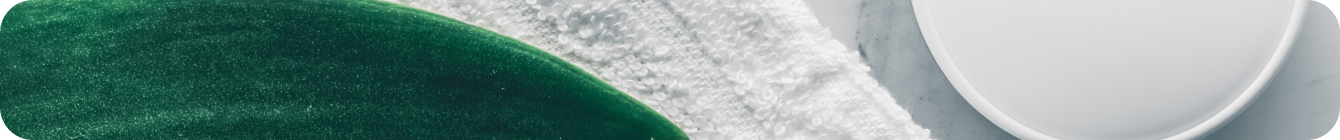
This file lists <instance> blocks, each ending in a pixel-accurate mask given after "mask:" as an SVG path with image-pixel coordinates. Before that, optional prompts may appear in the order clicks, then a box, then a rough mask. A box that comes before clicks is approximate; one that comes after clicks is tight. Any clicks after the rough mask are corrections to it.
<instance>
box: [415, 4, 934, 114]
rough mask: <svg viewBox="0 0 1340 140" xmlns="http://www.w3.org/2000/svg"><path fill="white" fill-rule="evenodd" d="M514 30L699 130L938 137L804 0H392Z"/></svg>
mask: <svg viewBox="0 0 1340 140" xmlns="http://www.w3.org/2000/svg"><path fill="white" fill-rule="evenodd" d="M389 1H391V2H395V3H400V4H404V5H408V6H412V7H417V8H420V9H425V10H428V11H432V12H435V13H438V14H442V15H445V16H447V17H452V18H455V19H458V20H462V21H465V22H468V23H471V24H475V25H478V26H481V27H484V28H487V29H490V30H493V31H496V32H499V33H502V34H504V35H508V36H512V37H515V38H517V39H520V40H522V41H524V42H527V43H530V44H532V45H534V46H536V47H539V48H541V49H543V50H545V51H548V52H549V53H551V54H554V55H558V56H559V57H561V58H563V59H564V60H567V61H568V62H572V63H573V64H575V65H577V66H578V67H581V68H582V69H585V70H586V71H587V72H590V73H592V74H594V75H596V76H597V77H599V78H601V79H602V80H605V81H606V82H608V83H609V84H611V85H613V86H614V87H616V88H619V89H620V90H623V91H624V92H625V93H627V94H629V95H631V96H633V97H634V98H637V99H638V100H639V101H641V102H643V103H646V104H647V105H648V106H650V107H652V108H653V109H655V110H656V111H657V112H659V113H661V115H665V116H666V117H667V118H669V119H670V120H671V121H673V122H674V123H675V124H676V125H678V126H679V127H680V128H682V129H684V131H685V132H686V133H688V135H689V136H690V137H691V138H692V139H708V140H713V139H769V140H772V139H777V140H781V139H825V140H837V139H931V138H930V136H929V135H930V131H929V130H927V129H924V128H921V127H920V126H918V125H916V124H915V123H914V122H912V120H911V117H910V116H909V115H908V113H907V111H906V110H903V109H902V107H899V106H897V104H896V103H895V102H894V100H893V99H892V98H891V97H890V96H889V93H888V91H886V90H885V89H884V88H882V87H879V84H878V83H877V82H876V81H875V80H874V79H873V78H871V76H870V75H869V74H868V71H870V68H869V67H868V66H866V65H865V64H864V63H863V62H861V60H860V57H859V55H858V54H857V52H856V51H854V50H851V49H848V47H845V46H843V45H842V44H841V43H838V42H837V41H835V40H833V39H831V38H830V35H829V33H828V31H827V30H826V29H824V28H823V27H820V26H819V22H818V21H817V20H816V19H815V18H814V16H813V15H812V14H810V11H809V9H808V8H806V6H805V3H804V2H803V1H800V0H762V1H759V0H722V1H715V0H389Z"/></svg>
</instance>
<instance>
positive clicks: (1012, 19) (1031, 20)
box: [913, 0, 1307, 140]
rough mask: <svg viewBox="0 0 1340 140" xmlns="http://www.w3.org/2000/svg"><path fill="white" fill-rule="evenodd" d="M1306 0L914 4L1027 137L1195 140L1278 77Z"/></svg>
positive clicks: (956, 69)
mask: <svg viewBox="0 0 1340 140" xmlns="http://www.w3.org/2000/svg"><path fill="white" fill-rule="evenodd" d="M1306 4H1307V1H1306V0H1292V1H1267V0H1259V1H1220V0H1123V1H1074V0H1022V1H989V0H913V5H914V9H915V12H916V16H917V17H916V18H917V20H918V21H917V22H918V23H919V24H920V26H921V29H922V33H923V34H924V35H925V37H926V40H927V44H929V45H930V47H931V51H932V53H933V54H934V56H935V59H936V61H937V63H939V64H940V66H941V68H942V69H943V70H944V71H945V74H946V75H947V76H948V77H949V79H950V81H951V82H952V83H953V85H954V86H955V88H957V89H958V90H959V92H960V93H961V94H963V95H964V97H965V98H967V100H968V101H969V103H971V104H972V105H973V107H975V108H977V110H978V111H979V112H982V114H983V115H985V116H986V117H987V118H988V119H990V120H991V121H992V122H993V123H996V124H997V125H998V126H1001V127H1002V128H1003V129H1005V130H1006V131H1008V132H1010V133H1011V134H1013V135H1015V136H1018V137H1020V138H1023V139H1089V140H1097V139H1194V138H1198V137H1200V136H1202V135H1204V134H1206V133H1209V132H1212V131H1213V130H1214V129H1216V128H1218V127H1219V126H1220V125H1222V124H1223V123H1224V122H1226V121H1228V120H1230V119H1231V118H1232V117H1233V116H1236V114H1237V112H1239V111H1240V110H1241V109H1242V108H1244V106H1246V105H1247V104H1249V103H1250V102H1251V101H1252V100H1253V98H1255V96H1256V94H1257V92H1259V91H1260V90H1261V89H1262V88H1263V86H1264V85H1265V84H1266V83H1267V82H1268V81H1269V79H1270V77H1271V76H1272V75H1273V74H1274V71H1275V69H1276V68H1277V67H1278V65H1279V63H1280V62H1281V61H1282V60H1283V58H1284V55H1286V54H1287V53H1288V49H1289V47H1290V46H1291V43H1292V42H1293V36H1294V35H1296V32H1297V26H1298V23H1299V22H1300V20H1301V18H1302V14H1303V12H1302V11H1303V8H1305V7H1306Z"/></svg>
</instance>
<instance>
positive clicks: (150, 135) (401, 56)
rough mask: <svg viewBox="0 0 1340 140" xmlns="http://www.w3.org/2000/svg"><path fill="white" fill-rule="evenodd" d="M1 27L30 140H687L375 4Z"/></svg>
mask: <svg viewBox="0 0 1340 140" xmlns="http://www.w3.org/2000/svg"><path fill="white" fill-rule="evenodd" d="M4 18H5V19H4V20H3V22H4V23H3V24H0V25H3V27H0V67H2V68H0V113H2V114H0V115H3V116H2V117H3V118H4V122H5V124H6V125H8V126H9V128H10V129H11V130H13V131H14V133H16V134H18V135H19V136H20V137H24V138H28V139H651V138H655V139H661V140H669V139H687V138H686V137H685V136H684V133H683V132H681V131H680V130H679V129H678V128H677V127H675V125H674V124H672V123H670V122H669V121H668V120H667V119H665V118H663V117H661V116H660V115H658V114H657V113H656V112H655V111H653V110H651V109H650V108H647V107H646V106H645V105H642V104H641V103H638V102H637V101H636V100H634V99H632V98H631V97H629V96H627V95H625V94H623V93H622V92H620V91H618V90H617V89H615V88H613V87H611V86H609V85H607V84H605V83H603V82H601V81H600V80H599V79H597V78H595V77H594V76H591V75H590V74H588V73H586V72H585V71H582V70H581V69H579V68H577V67H575V66H573V65H571V64H568V63H567V62H564V61H563V60H562V59H559V58H557V57H554V56H552V55H550V54H548V53H546V52H544V51H541V50H539V49H536V48H534V47H531V46H529V45H526V44H525V43H522V42H520V41H517V40H515V39H512V38H509V37H506V36H502V35H499V34H497V33H494V32H491V31H488V30H485V29H482V28H478V27H475V26H472V25H469V24H465V23H462V22H460V21H456V20H454V19H450V18H446V17H443V16H440V15H437V14H433V13H429V12H425V11H422V10H418V9H413V8H408V7H403V6H399V5H395V4H391V3H386V2H380V1H372V0H336V1H225V0H196V1H132V0H30V1H26V2H23V3H20V4H19V5H17V6H15V7H14V8H13V9H12V10H11V11H10V12H9V13H8V15H7V16H6V17H4Z"/></svg>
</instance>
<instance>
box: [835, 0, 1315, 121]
mask: <svg viewBox="0 0 1340 140" xmlns="http://www.w3.org/2000/svg"><path fill="white" fill-rule="evenodd" d="M910 4H911V3H910V2H909V1H907V0H893V1H886V0H866V1H862V2H861V4H860V5H861V8H860V12H859V13H858V14H859V17H858V19H857V28H856V29H855V30H854V31H855V32H854V33H853V34H855V36H854V37H855V40H856V42H857V45H856V47H857V48H858V49H859V50H860V51H861V54H862V56H863V58H864V60H865V61H866V62H867V64H869V65H870V67H871V69H872V70H871V75H873V76H875V78H876V79H877V80H878V81H879V82H880V84H881V85H882V86H883V87H885V88H887V89H888V90H889V92H890V93H891V95H892V96H893V97H894V99H896V100H897V102H898V104H899V105H900V106H902V107H904V108H905V109H907V110H908V111H909V112H911V114H912V118H913V120H914V121H916V122H917V124H919V125H921V126H922V127H925V128H927V129H930V130H931V133H932V136H933V137H935V138H937V139H946V140H959V139H979V140H980V139H1018V138H1015V137H1013V136H1011V135H1009V134H1008V133H1006V132H1005V131H1003V130H1001V129H1000V128H999V127H997V126H995V125H994V124H992V123H991V122H990V121H987V120H986V119H985V118H984V117H982V115H981V114H980V113H977V112H976V110H975V109H973V108H972V106H971V105H969V104H968V103H967V102H966V101H964V99H963V97H962V96H961V95H959V94H958V92H957V91H955V90H954V88H953V86H952V85H950V83H949V81H948V80H946V79H945V76H944V74H943V73H942V72H941V71H940V68H939V66H938V65H936V63H935V60H934V58H933V57H932V56H931V54H930V51H929V50H928V49H927V48H926V44H925V40H924V39H923V38H922V36H921V33H920V31H919V29H918V28H917V24H916V20H915V18H914V17H913V16H912V9H911V5H910ZM1308 13H1309V14H1308V15H1307V17H1306V19H1305V21H1304V23H1303V27H1302V31H1301V32H1300V33H1299V36H1298V39H1297V40H1296V43H1295V44H1294V50H1293V52H1292V54H1291V55H1290V56H1289V59H1288V60H1287V61H1286V62H1285V64H1284V65H1283V66H1282V67H1281V70H1280V73H1279V74H1278V75H1276V78H1275V79H1274V81H1273V82H1272V83H1271V84H1270V85H1269V86H1268V87H1267V88H1266V89H1265V91H1264V92H1262V94H1261V96H1260V97H1258V98H1257V100H1256V102H1255V103H1254V104H1253V105H1251V106H1250V107H1248V108H1247V109H1246V110H1244V111H1243V112H1242V114H1241V115H1240V116H1238V117H1237V118H1236V119H1235V120H1233V121H1232V122H1230V123H1228V124H1226V125H1225V126H1224V127H1222V128H1221V129H1219V131H1217V132H1215V133H1212V134H1210V135H1208V136H1207V137H1206V138H1207V139H1243V140H1246V139H1311V138H1316V137H1319V136H1321V135H1323V134H1325V133H1326V132H1327V131H1328V130H1329V129H1330V128H1331V126H1332V125H1333V124H1335V122H1336V117H1337V115H1340V114H1338V113H1340V110H1338V108H1337V106H1338V105H1337V99H1340V97H1337V96H1340V41H1337V40H1340V39H1336V38H1340V30H1337V26H1336V18H1335V16H1334V15H1333V14H1331V13H1332V12H1331V11H1330V10H1329V9H1328V8H1327V7H1326V6H1324V5H1321V4H1320V3H1316V2H1313V3H1311V5H1310V6H1309V11H1308ZM821 19H822V18H821ZM821 23H823V22H821ZM834 34H844V33H836V32H835V33H834Z"/></svg>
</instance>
